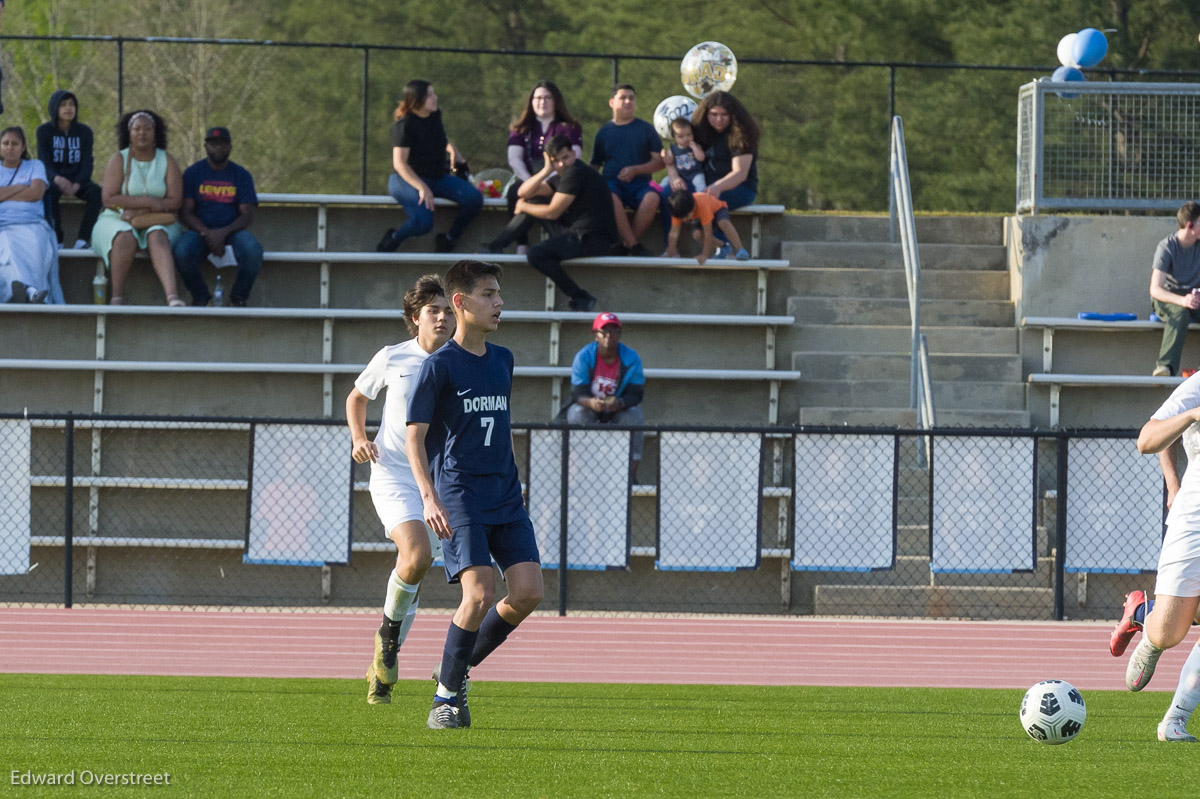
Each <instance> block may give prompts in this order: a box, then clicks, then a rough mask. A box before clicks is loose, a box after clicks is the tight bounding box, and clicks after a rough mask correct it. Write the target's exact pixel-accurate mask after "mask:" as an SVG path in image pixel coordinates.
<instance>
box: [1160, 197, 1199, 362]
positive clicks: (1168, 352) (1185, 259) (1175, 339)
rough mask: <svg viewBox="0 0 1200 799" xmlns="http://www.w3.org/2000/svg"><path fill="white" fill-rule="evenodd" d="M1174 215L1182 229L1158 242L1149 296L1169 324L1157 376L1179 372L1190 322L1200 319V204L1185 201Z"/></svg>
mask: <svg viewBox="0 0 1200 799" xmlns="http://www.w3.org/2000/svg"><path fill="white" fill-rule="evenodd" d="M1175 218H1176V219H1178V220H1179V229H1178V230H1176V231H1175V232H1174V233H1172V234H1171V235H1169V236H1167V237H1166V238H1165V239H1163V240H1162V241H1160V242H1159V243H1158V248H1157V249H1156V250H1155V251H1154V266H1153V269H1152V270H1151V272H1150V299H1151V300H1153V304H1154V312H1155V313H1156V314H1158V317H1159V318H1160V319H1162V321H1163V323H1164V324H1165V325H1166V327H1165V328H1164V329H1163V338H1162V347H1161V348H1160V349H1159V351H1158V363H1157V364H1156V365H1155V367H1154V372H1153V373H1152V374H1153V375H1154V377H1166V376H1168V375H1177V374H1179V361H1180V359H1181V358H1182V357H1183V342H1184V339H1186V338H1187V329H1188V324H1190V323H1191V322H1200V247H1197V246H1196V242H1197V241H1200V225H1198V224H1197V223H1198V222H1200V204H1197V203H1194V202H1187V203H1184V204H1183V205H1182V206H1181V207H1180V209H1179V211H1178V213H1176V215H1175Z"/></svg>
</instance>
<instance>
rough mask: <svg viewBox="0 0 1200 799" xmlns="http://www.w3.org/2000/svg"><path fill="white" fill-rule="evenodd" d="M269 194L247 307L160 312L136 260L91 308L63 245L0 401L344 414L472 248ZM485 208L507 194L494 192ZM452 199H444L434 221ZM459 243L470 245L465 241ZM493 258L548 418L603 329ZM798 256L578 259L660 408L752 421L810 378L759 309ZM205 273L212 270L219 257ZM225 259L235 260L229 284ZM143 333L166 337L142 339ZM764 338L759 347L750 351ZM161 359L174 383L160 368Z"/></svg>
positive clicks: (502, 335)
mask: <svg viewBox="0 0 1200 799" xmlns="http://www.w3.org/2000/svg"><path fill="white" fill-rule="evenodd" d="M260 200H261V201H262V204H263V207H262V208H261V209H260V212H259V220H258V222H257V223H256V225H255V232H256V234H257V235H258V236H259V238H260V239H261V240H262V242H263V244H264V247H265V249H266V252H265V257H264V266H263V270H262V273H261V274H260V276H259V279H258V281H257V282H256V284H255V288H254V291H253V292H252V294H251V296H250V301H249V305H250V306H251V307H249V308H246V309H217V308H205V309H191V308H188V309H166V308H164V307H163V306H162V302H163V297H162V291H161V288H160V287H159V286H158V284H157V281H156V279H155V278H154V277H153V274H152V273H151V271H150V269H149V268H148V267H149V264H148V263H147V262H145V260H144V259H142V260H140V261H139V262H138V263H137V264H135V268H134V270H133V272H132V273H131V278H130V282H129V285H128V288H127V290H126V302H127V304H126V305H125V306H121V307H116V308H112V307H109V306H96V305H94V304H89V303H90V300H91V296H92V286H91V283H92V278H93V277H94V276H95V275H96V274H97V269H98V268H99V262H98V259H96V257H95V256H94V254H93V253H92V252H91V251H90V250H62V251H60V256H61V257H60V263H61V269H60V271H61V275H62V283H63V288H64V292H65V294H66V295H67V299H68V302H69V303H73V304H71V305H68V306H66V307H65V308H62V309H57V310H54V311H51V313H53V314H60V315H59V316H57V317H54V318H53V319H51V318H49V317H45V318H43V317H39V316H36V315H35V314H36V312H37V311H39V310H40V309H22V308H21V306H13V307H12V308H9V309H5V311H6V312H8V313H25V314H26V315H25V316H23V317H22V319H23V320H24V321H23V323H22V324H21V325H19V329H20V330H21V333H20V335H19V336H18V337H17V338H16V339H15V340H14V342H13V346H11V347H10V348H9V349H8V351H7V353H5V355H6V357H5V358H4V359H0V370H3V373H4V374H7V375H15V374H22V375H25V376H27V377H28V379H22V380H20V381H5V383H6V385H5V386H0V407H24V406H26V405H28V404H29V403H30V401H31V397H30V395H31V394H34V393H35V392H36V394H37V395H39V396H41V397H53V398H54V402H55V403H56V404H57V407H58V408H60V409H61V408H67V407H71V408H79V407H80V406H83V407H90V408H91V409H93V410H97V411H106V412H111V413H126V412H127V413H155V412H157V410H156V409H157V408H158V407H160V406H161V405H163V404H166V405H167V407H170V408H172V409H173V410H174V412H179V413H198V414H210V413H211V414H228V415H242V414H259V413H261V414H267V415H272V416H292V417H300V416H331V415H334V416H340V415H341V413H342V405H341V404H342V401H343V399H344V397H345V394H346V393H348V391H349V389H350V387H351V386H352V381H353V378H354V376H355V375H356V374H357V372H358V371H360V370H361V368H362V366H363V365H364V364H365V362H366V360H367V359H368V358H369V357H370V356H371V355H372V354H373V353H374V352H375V350H377V349H378V348H379V347H381V346H384V345H385V344H389V343H393V342H395V341H396V340H398V339H401V338H405V337H406V336H407V333H406V332H405V331H404V328H403V323H402V320H401V319H400V316H399V314H398V313H397V311H396V309H397V308H399V307H400V306H401V303H402V298H403V294H404V292H405V291H406V290H407V289H408V288H409V287H410V286H411V285H412V283H413V281H414V280H415V278H416V277H417V276H419V275H421V274H424V273H426V272H431V271H438V272H441V271H444V270H445V268H446V267H448V266H449V265H450V264H452V263H454V262H455V261H457V260H459V259H460V258H462V257H469V253H466V252H464V253H447V254H438V253H433V252H429V251H428V250H427V249H425V248H424V247H423V245H425V244H428V243H429V242H427V241H425V240H424V239H417V240H414V241H413V242H412V243H411V244H408V243H406V245H405V247H404V248H403V250H404V251H402V252H397V253H377V252H374V251H373V243H374V242H375V241H376V240H377V239H378V232H377V228H382V227H385V226H387V225H389V224H395V219H396V217H397V216H399V215H401V212H400V211H399V209H398V207H397V206H396V204H395V202H394V201H393V200H392V199H391V198H390V197H387V196H358V195H291V194H289V195H277V194H263V195H260ZM487 208H489V209H493V210H500V211H503V209H504V205H503V203H502V202H499V201H489V202H488V203H487ZM782 210H783V208H782V206H753V207H750V208H749V209H739V213H738V218H739V222H738V223H739V224H740V225H742V226H746V225H747V223H749V226H750V227H751V230H750V231H748V232H747V235H748V236H755V240H756V241H758V240H759V239H758V237H757V235H756V231H759V230H760V229H761V225H762V220H763V219H764V218H766V217H770V216H773V215H778V214H780V213H782ZM451 212H452V208H450V207H448V204H446V203H444V202H439V209H438V211H437V214H438V215H439V219H438V222H439V225H444V224H445V222H446V219H447V218H448V215H449V214H450V213H451ZM505 216H506V215H505V214H504V213H485V214H482V215H481V217H480V220H479V221H477V222H476V223H475V224H474V225H472V227H471V229H470V230H469V232H468V238H469V239H470V240H478V241H482V240H484V239H486V238H488V237H490V235H492V234H494V232H495V228H498V227H499V226H500V225H502V224H503V223H504V221H505ZM66 224H67V225H68V226H69V225H70V224H71V222H70V220H67V222H66ZM439 229H440V228H439ZM426 238H428V237H426ZM755 246H756V249H757V248H758V245H757V244H756V245H755ZM462 249H463V250H470V249H471V247H470V244H469V241H467V242H464V244H463V247H462ZM485 257H487V258H488V260H492V261H496V262H498V263H500V264H501V265H502V266H504V267H505V270H506V271H505V277H504V280H503V284H502V285H503V295H504V298H505V301H506V305H505V310H504V321H503V324H502V326H501V329H500V331H498V333H497V335H496V336H495V338H494V340H495V341H496V342H497V343H500V344H502V345H505V346H508V347H510V348H511V349H513V351H514V353H515V354H516V357H517V367H518V368H517V382H516V385H515V386H514V411H515V418H518V419H525V420H530V421H539V420H544V419H548V418H550V417H551V416H553V412H554V411H555V410H556V409H557V408H558V407H560V406H561V403H562V402H563V401H564V398H565V396H566V393H567V391H566V382H567V381H566V380H565V378H566V377H567V376H568V374H569V366H570V362H571V358H572V357H573V355H574V353H575V352H576V351H577V350H578V349H579V348H580V347H581V346H583V345H584V344H585V343H587V342H588V341H589V340H591V338H592V336H591V332H590V328H589V325H590V320H591V318H592V316H593V315H592V314H573V313H571V312H569V311H565V310H562V308H563V307H564V306H565V298H564V297H563V296H562V295H561V294H558V295H556V293H555V291H554V289H553V287H552V285H551V284H549V282H548V281H547V280H546V279H545V278H544V277H543V276H542V275H541V274H539V273H537V272H535V271H534V270H532V269H530V268H529V266H528V264H527V262H526V260H525V258H524V257H523V256H517V255H513V254H501V255H487V256H485ZM788 268H789V267H788V264H787V262H786V261H783V260H780V259H777V258H776V259H768V258H757V259H752V260H750V261H744V262H743V261H733V260H726V261H709V262H708V263H707V264H705V265H704V266H701V265H699V264H697V263H696V262H695V260H694V259H688V258H679V259H663V258H629V257H624V258H617V257H612V258H585V259H578V260H576V261H572V262H569V269H570V270H571V272H572V274H573V275H574V276H575V278H576V279H577V280H578V281H579V282H580V283H581V284H582V285H584V286H585V287H588V288H589V289H590V290H591V291H592V293H593V294H595V295H597V296H598V297H599V298H600V306H599V308H598V310H599V309H608V310H615V311H617V312H618V313H620V314H621V315H622V317H623V319H624V320H625V322H626V325H627V335H626V338H625V340H626V343H627V344H629V345H630V346H634V347H635V348H636V349H638V350H639V352H640V353H642V356H643V358H644V359H645V360H646V362H647V367H648V369H649V372H648V374H649V375H650V376H651V378H652V379H655V380H657V381H661V383H660V386H659V388H658V390H656V391H651V392H648V396H647V400H646V412H647V414H648V417H649V418H659V419H669V418H670V416H671V413H672V411H671V409H672V408H678V407H685V406H688V407H689V408H690V410H689V419H691V420H692V421H697V422H704V421H709V422H712V423H743V424H764V423H768V424H769V423H775V422H777V421H779V418H780V417H779V407H780V401H779V396H780V392H781V387H782V385H783V384H785V383H788V382H794V381H795V380H796V379H797V378H798V377H799V376H800V371H799V370H797V369H791V368H786V364H785V363H783V361H782V360H781V357H783V356H779V355H778V354H777V353H776V349H775V345H774V340H775V336H776V331H777V329H779V328H780V327H785V328H786V327H790V326H791V325H792V324H793V323H794V318H793V317H791V316H790V315H787V314H773V315H769V314H767V313H766V307H767V298H768V295H769V290H768V281H769V275H770V274H772V273H777V272H780V271H784V270H787V269H788ZM205 269H206V277H207V279H208V280H209V282H210V284H211V283H212V282H213V281H214V280H215V270H213V269H212V268H210V267H205ZM231 272H232V270H226V271H225V272H224V274H225V279H226V280H231V279H232V273H231ZM31 314H34V315H31ZM217 319H220V322H219V323H218V322H216V321H215V320H217ZM150 329H153V330H154V331H155V333H156V334H155V335H152V336H148V335H145V333H146V331H147V330H150ZM49 330H55V331H56V335H54V336H49V335H48V331H49ZM643 331H644V332H643ZM650 331H653V332H652V333H651V332H650ZM247 343H251V344H252V346H247ZM754 350H758V353H759V354H758V355H756V356H754V357H748V353H750V352H753V351H754ZM35 360H36V361H37V362H36V363H35V362H34V361H35ZM98 361H103V362H104V364H103V368H97V367H98V363H97V362H98ZM781 367H783V368H781ZM164 372H170V373H171V374H172V377H171V379H170V380H163V379H161V377H156V375H161V374H162V373H164ZM248 373H253V374H254V375H255V378H254V379H255V380H256V381H257V382H258V384H259V386H260V390H259V391H256V392H251V394H250V395H249V396H244V395H243V394H244V393H243V392H240V391H238V390H237V388H236V386H237V383H238V381H239V380H244V379H245V375H246V374H248ZM239 406H240V407H239ZM731 410H732V412H731Z"/></svg>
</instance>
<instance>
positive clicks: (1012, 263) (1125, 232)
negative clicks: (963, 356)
mask: <svg viewBox="0 0 1200 799" xmlns="http://www.w3.org/2000/svg"><path fill="white" fill-rule="evenodd" d="M1177 227H1178V225H1177V223H1176V221H1175V219H1174V216H1173V215H1167V214H1163V215H1160V216H1108V217H1104V216H1082V217H1055V216H1030V217H1014V218H1011V219H1009V220H1007V221H1006V224H1005V240H1006V242H1007V244H1008V251H1009V256H1008V257H1009V272H1010V275H1011V279H1012V285H1013V298H1014V302H1015V303H1016V310H1017V319H1019V320H1020V323H1019V324H1018V327H1017V332H1018V335H1019V337H1020V345H1021V346H1020V349H1021V354H1022V371H1023V373H1024V375H1025V382H1026V385H1027V387H1028V399H1027V404H1028V407H1029V409H1030V411H1031V414H1032V416H1033V419H1034V421H1035V422H1036V423H1038V424H1041V425H1047V426H1055V427H1066V428H1084V427H1097V428H1126V429H1128V428H1138V427H1141V425H1143V424H1145V422H1146V420H1147V419H1149V418H1150V414H1152V413H1153V412H1154V411H1155V409H1157V408H1158V407H1159V405H1161V404H1162V401H1163V400H1164V399H1165V398H1166V396H1167V394H1169V393H1170V391H1171V389H1172V388H1173V387H1174V386H1175V385H1177V384H1178V383H1179V378H1177V377H1176V378H1153V377H1151V376H1150V373H1151V371H1153V369H1154V365H1155V360H1156V359H1157V357H1158V350H1159V346H1160V344H1161V342H1162V327H1163V326H1162V324H1161V323H1158V322H1151V321H1149V314H1150V311H1151V305H1150V296H1149V285H1150V273H1151V261H1152V259H1153V256H1154V249H1155V247H1156V246H1157V244H1158V242H1159V241H1161V240H1162V239H1163V237H1165V236H1167V235H1168V234H1170V233H1172V232H1174V231H1175V230H1176V229H1177ZM1086 311H1090V312H1098V313H1115V312H1122V313H1132V314H1135V315H1136V316H1137V317H1138V318H1137V319H1136V320H1133V321H1128V322H1101V321H1094V320H1084V319H1079V318H1077V316H1078V314H1079V313H1080V312H1086ZM1196 329H1197V326H1196V325H1193V326H1192V330H1193V331H1194V330H1196ZM1197 365H1200V336H1198V335H1196V333H1195V332H1193V333H1192V334H1191V335H1190V336H1189V338H1188V341H1187V344H1186V346H1185V348H1184V352H1183V363H1182V367H1183V368H1192V367H1195V366H1197Z"/></svg>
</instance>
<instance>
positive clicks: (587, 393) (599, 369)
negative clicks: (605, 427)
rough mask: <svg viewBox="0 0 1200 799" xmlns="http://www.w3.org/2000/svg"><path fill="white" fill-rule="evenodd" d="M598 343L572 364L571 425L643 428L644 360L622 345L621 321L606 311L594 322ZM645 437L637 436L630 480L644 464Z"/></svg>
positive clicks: (594, 331) (582, 352) (582, 350)
mask: <svg viewBox="0 0 1200 799" xmlns="http://www.w3.org/2000/svg"><path fill="white" fill-rule="evenodd" d="M592 332H593V333H594V334H595V336H596V340H595V341H593V342H592V343H590V344H588V345H587V346H586V347H584V348H583V349H581V350H580V351H579V352H577V353H575V360H574V362H572V364H571V402H570V404H569V405H568V406H567V407H566V409H565V410H566V418H567V422H568V423H569V424H580V425H594V424H619V425H640V424H644V423H645V418H644V417H643V415H642V395H643V394H644V393H645V390H646V374H645V372H644V371H643V369H642V358H641V356H640V355H638V354H637V352H636V351H635V350H634V349H633V348H632V347H627V346H626V345H624V344H622V343H621V320H620V319H619V318H618V317H617V315H616V314H615V313H612V312H611V311H605V312H604V313H601V314H597V316H596V318H595V319H594V320H593V321H592ZM642 439H643V434H642V433H640V432H639V433H634V436H633V458H632V460H633V463H632V464H631V466H630V476H631V477H633V476H635V475H636V473H637V467H638V464H639V463H641V461H642Z"/></svg>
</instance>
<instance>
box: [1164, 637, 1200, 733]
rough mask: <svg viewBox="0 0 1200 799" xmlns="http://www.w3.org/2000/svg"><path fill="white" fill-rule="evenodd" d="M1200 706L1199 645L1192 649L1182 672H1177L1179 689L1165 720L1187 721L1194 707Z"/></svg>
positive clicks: (1176, 690)
mask: <svg viewBox="0 0 1200 799" xmlns="http://www.w3.org/2000/svg"><path fill="white" fill-rule="evenodd" d="M1198 704H1200V644H1196V645H1195V646H1193V647H1192V651H1191V652H1190V653H1189V654H1188V659H1187V662H1185V663H1184V664H1183V671H1181V672H1179V687H1178V688H1176V689H1175V696H1174V697H1172V699H1171V707H1170V709H1169V710H1167V715H1165V716H1163V720H1164V721H1166V720H1167V719H1183V720H1184V721H1187V720H1188V719H1189V718H1191V716H1192V711H1194V710H1195V709H1196V705H1198Z"/></svg>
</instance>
